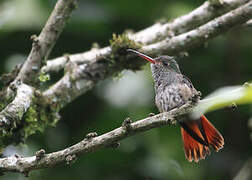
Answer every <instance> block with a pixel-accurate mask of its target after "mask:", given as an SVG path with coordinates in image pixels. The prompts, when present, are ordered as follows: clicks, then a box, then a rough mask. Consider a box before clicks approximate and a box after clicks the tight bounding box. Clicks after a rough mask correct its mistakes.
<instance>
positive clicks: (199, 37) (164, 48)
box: [142, 2, 252, 54]
mask: <svg viewBox="0 0 252 180" xmlns="http://www.w3.org/2000/svg"><path fill="white" fill-rule="evenodd" d="M251 18H252V2H249V3H247V4H245V5H242V6H240V7H239V8H237V9H235V10H232V11H230V12H228V13H226V14H225V15H223V16H220V17H218V18H216V19H214V20H212V21H210V22H208V23H207V24H205V25H202V26H200V27H198V28H197V29H194V30H191V31H189V32H187V33H184V34H181V35H178V36H175V37H173V38H166V39H164V40H163V41H161V42H157V43H155V44H151V45H149V46H146V47H143V48H142V50H143V51H144V52H146V53H150V54H160V53H164V52H166V53H168V54H175V53H177V52H180V51H185V50H188V49H191V48H193V47H195V46H198V45H199V44H202V43H204V42H206V41H207V40H209V39H211V38H213V37H216V36H217V35H219V34H221V33H223V32H227V31H228V30H230V29H232V28H233V27H235V26H238V25H242V24H244V23H246V22H247V21H248V20H250V19H251Z"/></svg>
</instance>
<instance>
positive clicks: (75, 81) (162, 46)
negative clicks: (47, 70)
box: [43, 2, 252, 107]
mask: <svg viewBox="0 0 252 180" xmlns="http://www.w3.org/2000/svg"><path fill="white" fill-rule="evenodd" d="M251 17H252V2H249V3H247V4H245V5H243V6H241V7H239V8H237V9H235V10H233V11H230V12H228V13H227V14H225V15H223V16H221V17H218V18H216V19H214V20H212V21H210V22H208V23H207V24H205V25H202V26H200V27H198V28H197V29H194V30H192V31H189V32H187V33H184V34H181V35H178V36H174V37H172V38H170V37H167V39H165V40H163V41H161V42H158V43H154V44H151V45H146V46H143V47H142V48H141V51H142V52H145V53H148V54H149V55H157V54H161V53H168V54H169V55H172V54H175V53H178V52H180V51H186V50H189V49H191V48H193V47H196V46H199V45H200V44H203V43H205V42H206V41H207V40H209V39H211V38H213V37H216V36H218V35H219V34H221V33H224V32H227V31H228V30H229V29H231V28H233V27H235V26H237V25H240V24H243V23H245V22H246V21H247V20H249V19H250V18H251ZM126 47H127V46H126ZM121 51H122V50H121ZM74 56H76V59H77V58H78V57H77V56H78V55H74ZM74 56H72V57H74ZM81 56H82V57H79V58H81V59H83V60H86V63H85V64H80V65H78V64H77V63H75V62H73V61H70V63H69V64H71V66H73V67H74V68H70V69H71V71H67V73H66V74H65V75H64V77H63V78H62V79H60V80H59V81H58V82H57V83H56V84H54V85H53V86H52V87H51V88H49V89H48V90H46V91H45V92H44V93H43V96H44V97H45V98H46V99H47V100H48V103H51V104H53V105H55V106H56V107H63V106H65V105H66V104H67V103H69V102H71V101H72V100H74V99H75V98H76V97H78V96H80V95H82V94H83V93H85V92H86V91H88V90H90V89H91V88H93V87H94V85H95V84H96V83H97V82H98V81H100V80H103V79H105V78H108V77H110V76H112V75H113V74H115V73H118V72H120V71H122V70H123V69H133V70H136V69H139V68H140V67H141V66H142V64H143V63H145V62H143V61H141V62H139V61H136V60H135V57H134V56H131V55H127V54H126V55H125V53H124V52H123V53H117V54H115V52H114V51H113V47H112V49H111V48H110V47H106V48H103V49H100V50H98V49H93V50H91V51H89V52H86V53H84V54H82V55H81ZM111 57H113V58H114V59H113V58H111ZM115 57H116V58H115ZM69 58H70V57H68V59H69ZM110 59H112V60H110ZM111 61H113V63H114V64H112V65H111ZM125 64H126V65H125ZM51 100H52V101H51ZM50 101H51V102H50Z"/></svg>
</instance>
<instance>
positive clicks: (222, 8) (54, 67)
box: [42, 0, 248, 73]
mask: <svg viewBox="0 0 252 180" xmlns="http://www.w3.org/2000/svg"><path fill="white" fill-rule="evenodd" d="M222 1H223V3H222V4H220V5H219V6H216V5H213V4H211V3H209V2H208V1H206V2H205V3H204V4H203V5H201V6H200V7H198V8H196V9H195V10H193V11H191V12H190V13H188V14H186V15H183V16H181V17H178V18H176V19H174V20H172V21H171V22H168V23H164V24H163V23H160V22H158V23H156V24H154V25H152V26H150V27H148V28H146V29H144V30H142V31H139V32H138V33H136V34H129V38H130V39H133V40H134V41H136V42H139V43H142V44H144V45H148V44H151V43H153V42H157V41H161V40H163V39H165V38H167V37H171V36H174V35H179V34H182V33H185V32H187V31H189V30H192V29H194V28H196V27H198V26H200V25H203V24H205V23H206V22H208V21H210V20H211V19H214V18H215V17H217V16H220V15H222V14H224V13H226V12H228V11H230V10H232V9H235V8H237V7H238V6H240V5H243V4H245V3H246V2H248V0H222ZM109 50H110V48H109V47H105V48H103V49H100V50H99V51H97V50H96V53H95V52H94V51H93V50H91V51H89V52H84V53H78V54H73V55H70V56H68V57H67V56H63V57H59V58H56V59H53V60H49V61H47V64H46V66H44V67H43V68H42V71H43V72H45V73H47V72H51V71H59V70H60V69H63V68H64V66H65V64H66V63H67V61H68V60H69V61H72V62H74V63H77V64H80V63H83V62H86V61H94V60H96V59H97V57H96V56H98V57H99V55H101V56H105V55H107V53H109V52H110V51H109Z"/></svg>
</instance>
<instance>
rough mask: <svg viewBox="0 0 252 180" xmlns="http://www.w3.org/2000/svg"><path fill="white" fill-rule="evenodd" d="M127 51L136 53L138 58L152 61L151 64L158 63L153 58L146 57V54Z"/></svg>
mask: <svg viewBox="0 0 252 180" xmlns="http://www.w3.org/2000/svg"><path fill="white" fill-rule="evenodd" d="M127 51H128V52H133V53H136V54H137V55H138V56H140V57H141V58H144V59H146V60H147V61H150V62H151V63H153V64H155V63H156V61H155V60H154V59H153V58H151V57H149V56H147V55H145V54H143V53H140V52H138V51H135V50H133V49H127Z"/></svg>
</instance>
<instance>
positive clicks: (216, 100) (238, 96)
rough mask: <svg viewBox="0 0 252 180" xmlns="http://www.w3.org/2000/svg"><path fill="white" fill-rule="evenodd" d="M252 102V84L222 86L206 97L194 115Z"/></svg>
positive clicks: (197, 115) (198, 115)
mask: <svg viewBox="0 0 252 180" xmlns="http://www.w3.org/2000/svg"><path fill="white" fill-rule="evenodd" d="M243 104H252V84H251V83H248V82H246V83H244V85H243V86H229V87H222V88H220V89H217V90H215V91H214V92H212V93H211V94H209V95H208V96H207V97H205V98H204V99H203V100H202V101H200V103H199V104H198V106H197V107H196V108H195V111H194V112H193V114H192V115H193V116H195V118H196V117H200V115H201V114H204V113H207V112H211V111H215V110H219V109H221V108H225V107H231V108H237V105H243Z"/></svg>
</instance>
